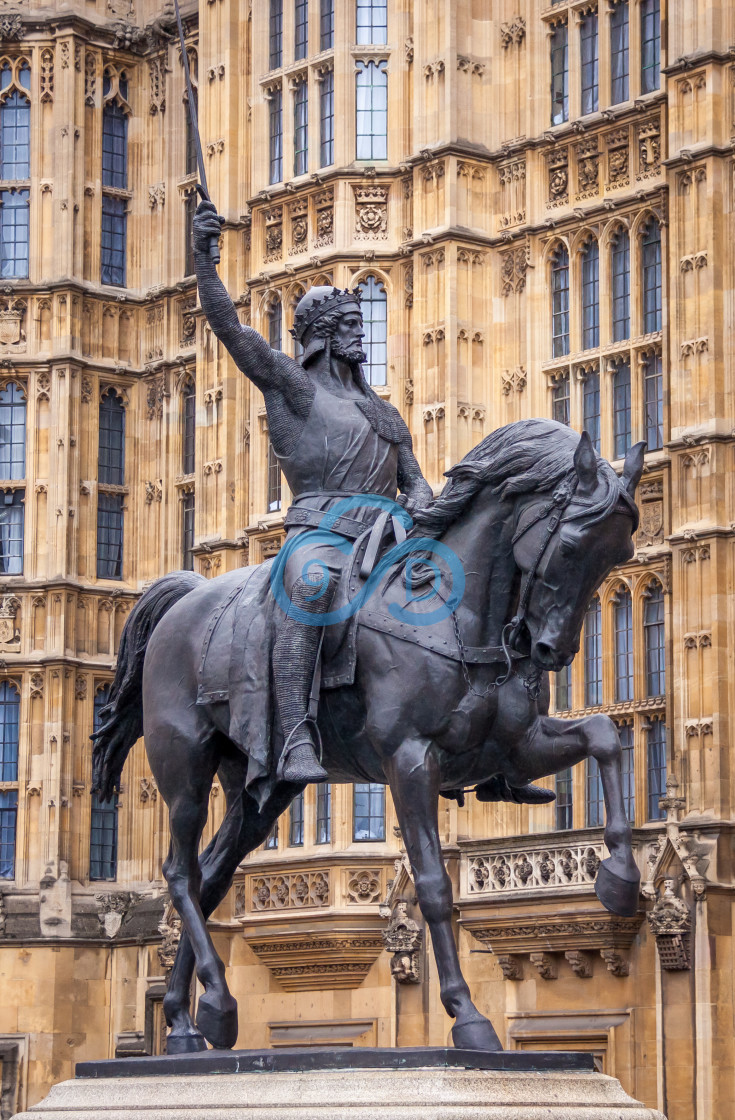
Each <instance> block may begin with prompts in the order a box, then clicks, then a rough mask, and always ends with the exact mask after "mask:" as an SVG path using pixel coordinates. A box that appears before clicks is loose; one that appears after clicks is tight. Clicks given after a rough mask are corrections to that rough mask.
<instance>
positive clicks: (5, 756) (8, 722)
mask: <svg viewBox="0 0 735 1120" xmlns="http://www.w3.org/2000/svg"><path fill="white" fill-rule="evenodd" d="M19 721H20V693H19V692H18V689H17V688H16V687H15V685H14V684H11V683H10V682H9V681H3V682H2V684H0V782H17V781H18V736H19V730H18V729H19Z"/></svg>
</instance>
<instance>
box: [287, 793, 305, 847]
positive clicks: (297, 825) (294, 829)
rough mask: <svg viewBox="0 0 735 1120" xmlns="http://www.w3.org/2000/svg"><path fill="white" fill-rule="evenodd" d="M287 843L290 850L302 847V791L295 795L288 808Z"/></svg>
mask: <svg viewBox="0 0 735 1120" xmlns="http://www.w3.org/2000/svg"><path fill="white" fill-rule="evenodd" d="M288 843H289V847H291V848H301V847H303V845H304V791H303V790H302V791H301V793H297V794H296V796H295V797H294V799H293V801H292V802H291V805H290V807H289V822H288Z"/></svg>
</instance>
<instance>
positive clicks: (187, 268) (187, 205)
mask: <svg viewBox="0 0 735 1120" xmlns="http://www.w3.org/2000/svg"><path fill="white" fill-rule="evenodd" d="M196 208H197V196H196V194H194V192H193V191H192V192H191V194H187V195H186V197H185V198H184V237H185V239H186V240H185V241H184V276H193V274H194V271H195V269H194V214H195V213H196Z"/></svg>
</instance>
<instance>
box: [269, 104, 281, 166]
mask: <svg viewBox="0 0 735 1120" xmlns="http://www.w3.org/2000/svg"><path fill="white" fill-rule="evenodd" d="M282 179H283V102H282V98H281V91H280V89H278V90H275V91H274V92H273V95H272V97H271V102H270V181H271V183H280V182H281V180H282Z"/></svg>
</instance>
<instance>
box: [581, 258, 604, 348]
mask: <svg viewBox="0 0 735 1120" xmlns="http://www.w3.org/2000/svg"><path fill="white" fill-rule="evenodd" d="M599 345H600V250H599V248H598V245H597V242H596V241H590V243H589V244H588V245H587V247H586V249H585V251H584V253H583V254H582V349H583V350H590V349H591V348H592V347H595V346H599Z"/></svg>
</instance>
